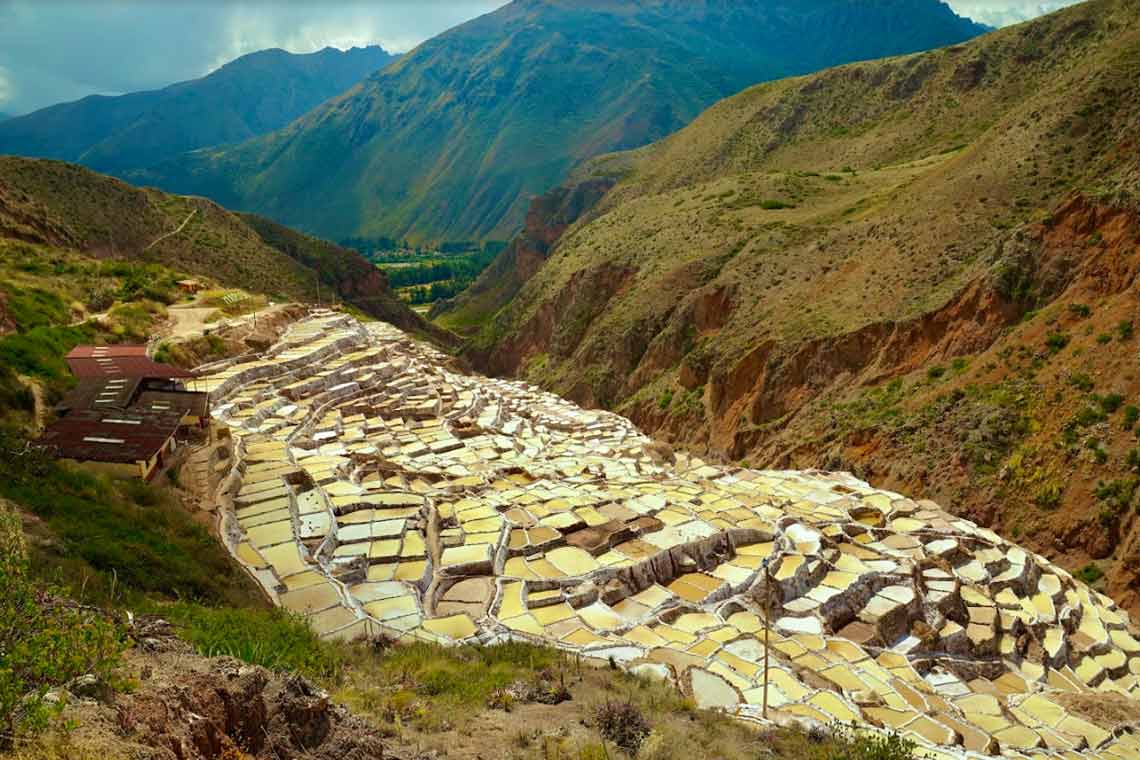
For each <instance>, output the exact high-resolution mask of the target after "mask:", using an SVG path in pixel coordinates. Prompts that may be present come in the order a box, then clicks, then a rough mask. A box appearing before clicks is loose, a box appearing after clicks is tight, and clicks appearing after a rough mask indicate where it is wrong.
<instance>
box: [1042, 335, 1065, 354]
mask: <svg viewBox="0 0 1140 760" xmlns="http://www.w3.org/2000/svg"><path fill="white" fill-rule="evenodd" d="M1067 345H1069V336H1068V335H1065V334H1064V333H1061V332H1056V331H1053V332H1050V333H1049V334H1048V335H1047V336H1045V348H1047V349H1048V350H1049V353H1051V354H1055V353H1058V352H1059V351H1061V350H1062V349H1064V348H1065V346H1067Z"/></svg>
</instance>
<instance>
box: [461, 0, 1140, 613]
mask: <svg viewBox="0 0 1140 760" xmlns="http://www.w3.org/2000/svg"><path fill="white" fill-rule="evenodd" d="M1138 85H1140V3H1137V2H1135V0H1096V1H1095V2H1090V3H1085V4H1082V5H1078V6H1075V7H1072V8H1069V9H1067V10H1064V11H1061V12H1059V13H1056V14H1053V15H1050V16H1047V17H1044V18H1041V19H1039V20H1037V21H1034V22H1031V23H1028V24H1023V25H1020V26H1017V27H1013V28H1009V29H1004V30H1002V31H999V32H994V33H991V34H989V35H986V36H984V37H981V38H979V39H977V40H974V41H971V42H969V43H966V44H963V45H959V46H955V47H950V48H946V49H943V50H938V51H934V52H930V53H923V54H919V55H912V56H906V57H902V58H895V59H889V60H885V61H877V62H871V63H858V64H852V65H849V66H844V67H840V68H837V69H833V70H829V71H826V72H822V73H820V74H816V75H812V76H808V77H803V78H798V79H789V80H784V81H781V82H776V83H773V84H768V85H762V86H759V87H755V88H752V89H750V90H747V91H745V92H744V93H741V94H740V95H738V96H736V97H734V98H730V99H728V100H725V101H723V102H721V103H720V104H718V105H717V106H715V107H713V108H712V109H710V110H709V111H707V112H706V113H705V114H703V115H702V116H701V117H700V118H698V119H697V120H696V121H695V122H694V123H693V124H692V125H691V126H689V127H688V128H686V129H684V130H682V131H681V132H679V133H678V134H676V135H674V136H673V137H670V138H668V139H666V140H664V141H662V142H660V143H657V144H655V145H653V146H650V147H648V148H645V149H642V150H639V151H634V152H631V153H625V154H616V155H612V156H608V157H604V158H602V159H599V160H598V161H597V162H595V163H594V164H593V165H592V166H591V167H588V170H585V171H583V172H581V173H580V174H579V176H578V177H577V179H578V180H579V181H598V179H599V178H603V177H610V178H614V179H618V180H620V181H618V182H617V184H616V186H614V187H613V189H611V190H610V191H609V192H608V193H607V194H606V195H605V196H604V197H603V198H602V199H601V201H600V202H598V203H597V204H596V205H595V206H594V207H593V208H591V209H589V210H586V211H584V213H583V215H582V217H581V218H579V219H577V221H576V222H574V223H573V224H571V225H570V226H569V227H568V228H567V229H566V231H565V232H563V233H562V234H561V235H560V236H559V235H555V236H554V237H555V238H556V240H555V241H554V242H553V244H552V245H551V246H550V249H551V250H550V251H548V252H547V253H545V254H544V256H543V257H542V258H543V259H544V261H540V262H538V263H539V264H540V266H535V263H536V262H535V261H534V259H533V257H532V258H531V259H529V260H526V261H527V262H528V266H525V267H523V266H518V262H521V261H524V259H523V258H521V257H520V258H517V259H516V260H514V261H511V260H507V261H504V262H498V263H497V264H496V265H494V266H493V267H492V271H495V270H497V271H503V270H511V269H513V270H515V271H518V272H523V273H524V274H526V273H528V271H530V272H534V271H536V273H535V274H534V276H533V277H531V278H530V279H529V280H528V281H526V284H525V285H524V286H522V288H521V291H520V292H519V293H518V295H517V296H515V297H514V298H513V300H511V301H510V302H509V304H504V303H502V302H496V301H495V297H497V296H496V295H495V292H494V291H493V290H488V291H487V292H488V293H490V294H491V297H489V298H486V299H484V300H483V301H480V300H479V299H478V298H475V299H473V300H471V301H468V302H467V303H466V304H461V305H462V306H463V308H464V309H465V310H466V313H475V314H479V313H483V314H486V313H495V312H496V310H499V313H498V316H497V317H496V318H495V319H494V320H493V323H492V324H490V325H489V326H488V327H486V328H485V329H484V330H483V331H482V332H481V334H480V335H478V336H477V338H476V339H475V341H474V344H473V346H472V349H471V355H472V356H473V357H474V359H475V360H476V362H477V363H479V364H480V365H481V366H482V367H483V368H484V369H486V370H488V371H491V372H495V373H501V374H508V375H517V376H521V377H526V378H528V379H531V380H533V381H535V382H539V383H541V384H542V385H544V386H545V387H547V388H550V389H553V390H556V391H558V392H560V393H563V394H565V395H568V396H569V397H570V398H573V399H575V400H577V401H580V402H583V403H586V404H589V405H594V406H603V407H610V408H616V409H619V410H621V411H622V412H623V413H625V414H627V415H629V416H630V417H631V418H632V419H633V420H634V421H635V422H637V423H638V424H639V425H641V426H643V427H644V428H645V429H647V430H650V431H654V432H656V433H658V434H660V435H663V436H667V437H671V438H673V439H675V440H679V441H682V442H684V443H686V444H687V445H693V446H697V447H699V448H703V449H706V450H707V451H709V452H711V453H712V454H714V455H716V456H719V457H724V458H726V459H731V460H741V459H747V460H748V461H751V462H760V463H765V464H769V465H775V466H801V467H804V466H825V467H827V468H829V469H837V468H838V469H854V470H857V471H859V472H862V473H864V474H866V475H867V476H868V477H873V478H874V479H875V480H876V482H877V483H882V484H885V485H888V486H898V487H903V486H905V487H906V488H908V489H909V490H911V491H912V492H914V493H915V494H917V495H926V496H932V497H937V498H939V499H940V500H941V501H942V502H943V503H946V504H947V505H948V506H949V507H950V508H951V509H952V510H953V511H955V512H957V513H960V514H969V515H972V516H974V517H976V518H977V519H978V520H980V521H981V522H982V523H983V524H986V525H990V526H993V527H995V528H998V529H1000V530H1002V531H1004V532H1005V534H1006V535H1009V536H1021V538H1022V540H1025V541H1027V542H1028V543H1029V544H1030V545H1031V546H1033V547H1035V548H1037V549H1039V550H1040V551H1042V552H1046V553H1048V554H1049V556H1052V557H1056V558H1058V559H1059V560H1061V561H1063V562H1066V563H1067V564H1068V565H1069V566H1070V567H1071V568H1072V569H1074V570H1075V569H1078V568H1084V569H1085V570H1086V571H1087V573H1088V575H1089V577H1090V578H1099V577H1100V575H1107V578H1106V579H1105V580H1101V581H1099V582H1101V583H1107V584H1108V586H1107V587H1108V588H1110V589H1112V590H1113V592H1114V593H1115V594H1117V595H1118V596H1119V597H1120V598H1121V599H1122V600H1123V601H1124V602H1125V603H1126V604H1129V605H1132V606H1135V605H1136V604H1137V603H1138V602H1140V595H1138V591H1140V574H1138V573H1137V568H1138V567H1140V563H1137V561H1136V560H1137V559H1138V555H1137V551H1138V548H1137V547H1138V540H1140V539H1138V532H1137V531H1136V530H1135V526H1136V525H1137V522H1138V521H1137V520H1136V519H1135V510H1134V508H1133V504H1134V500H1133V496H1134V495H1135V492H1136V488H1135V483H1136V473H1135V468H1136V464H1135V463H1136V461H1138V460H1137V459H1136V455H1134V454H1132V453H1130V452H1132V450H1133V447H1134V446H1135V435H1134V432H1133V431H1134V429H1135V423H1136V413H1135V406H1134V405H1135V404H1137V403H1140V402H1138V399H1140V386H1138V385H1137V379H1136V377H1135V374H1134V372H1133V370H1132V369H1131V363H1132V361H1133V358H1132V355H1133V353H1134V348H1133V347H1132V346H1133V344H1132V343H1131V342H1130V341H1131V340H1132V338H1131V336H1132V323H1133V320H1135V319H1136V318H1137V317H1138V311H1137V304H1136V301H1135V288H1134V286H1133V283H1134V281H1135V276H1136V272H1137V268H1138V267H1140V256H1138V253H1140V251H1138V250H1137V246H1136V241H1137V230H1138V229H1140V217H1138V215H1137V211H1140V200H1138V199H1140V155H1138V145H1137V142H1136V135H1137V133H1138V130H1140V105H1138V104H1140V91H1138V89H1137V88H1138ZM565 222H566V220H565V219H560V220H558V225H564V224H565ZM517 251H518V246H517V245H516V246H512V248H510V249H508V253H507V255H508V256H510V255H512V253H515V252H517ZM547 256H548V258H546V257H547ZM508 295H509V294H508ZM445 319H447V318H446V317H445ZM459 321H462V320H459ZM1126 407H1127V408H1126ZM1129 408H1130V409H1131V410H1132V411H1129V410H1128V409H1129ZM1090 560H1096V562H1097V563H1098V564H1094V565H1089V564H1088V563H1089V561H1090Z"/></svg>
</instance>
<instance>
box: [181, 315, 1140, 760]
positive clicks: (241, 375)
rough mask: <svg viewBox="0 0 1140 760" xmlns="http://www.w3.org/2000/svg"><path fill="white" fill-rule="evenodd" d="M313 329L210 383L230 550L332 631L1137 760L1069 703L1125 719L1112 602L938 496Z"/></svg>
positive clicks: (1122, 618) (986, 740)
mask: <svg viewBox="0 0 1140 760" xmlns="http://www.w3.org/2000/svg"><path fill="white" fill-rule="evenodd" d="M445 359H446V357H444V356H443V355H441V354H439V353H438V352H436V351H435V350H433V349H432V348H430V347H428V346H425V345H422V344H419V343H417V342H415V341H413V340H412V339H410V338H409V337H408V336H406V335H405V334H403V333H401V332H400V331H398V330H396V329H395V328H393V327H390V326H388V325H384V324H368V325H363V324H360V323H358V322H356V321H355V320H353V319H351V318H349V317H345V316H342V315H338V314H333V313H327V312H321V313H317V314H314V315H313V316H311V317H309V318H307V319H305V320H303V321H301V322H299V323H296V324H295V325H293V326H292V327H291V329H290V330H289V331H288V333H287V334H286V335H285V336H284V338H283V339H282V342H281V343H280V344H278V345H277V346H274V347H273V348H272V349H271V350H270V351H268V352H267V353H266V355H265V356H263V357H260V358H258V359H253V360H244V361H241V362H236V363H233V364H230V365H228V366H224V367H221V368H220V369H219V371H218V372H217V373H216V374H214V375H211V376H209V377H207V378H205V379H204V380H203V381H202V382H203V384H204V386H205V388H206V389H207V390H209V391H210V393H211V395H212V397H213V399H214V409H215V414H216V416H218V417H219V418H220V419H221V420H222V421H223V422H225V423H226V424H228V425H229V426H230V427H231V429H232V434H233V436H234V440H235V441H236V457H237V460H238V467H237V468H236V469H235V474H234V476H233V477H232V478H231V480H230V481H229V482H228V483H227V484H226V492H225V493H223V494H221V495H220V498H221V501H222V503H223V504H224V505H226V506H225V508H224V509H222V510H221V512H220V514H221V518H220V519H221V521H222V524H221V527H222V532H223V535H224V536H225V537H226V540H227V542H228V545H229V547H230V549H231V550H232V552H233V553H234V556H235V557H236V558H237V559H238V560H239V561H240V562H241V563H242V564H243V565H244V566H245V567H246V568H247V569H248V570H249V571H250V572H251V573H252V574H253V575H254V577H256V578H257V579H258V580H259V582H260V583H261V584H262V585H263V586H264V587H265V589H266V591H267V592H268V593H269V594H270V595H271V596H272V597H273V598H274V599H275V600H276V601H277V602H278V603H279V604H280V605H282V606H284V607H287V608H289V609H291V610H295V611H297V612H299V613H301V614H304V615H305V616H307V618H308V619H309V621H310V622H311V624H312V625H313V627H314V628H315V629H316V630H317V631H318V632H319V633H320V634H321V635H322V636H326V637H330V638H350V637H355V636H358V635H361V634H378V633H385V634H387V635H390V636H394V637H397V638H408V639H411V638H415V639H426V640H432V641H439V642H443V643H451V642H481V643H491V642H496V641H500V640H504V639H507V638H521V639H527V640H533V641H538V642H543V643H547V644H550V645H553V646H557V647H560V648H563V649H566V650H570V651H573V652H577V653H580V654H582V655H583V656H587V657H595V658H601V659H609V660H612V661H616V662H620V663H622V664H623V665H625V666H626V667H629V668H630V669H632V670H634V671H636V672H639V673H642V674H646V675H650V676H654V677H660V678H669V679H673V680H675V681H676V682H677V683H678V685H679V686H680V687H681V688H683V689H685V690H687V691H689V692H691V693H692V694H693V695H694V696H695V698H696V700H697V701H698V703H699V704H701V705H702V706H706V707H719V708H723V709H726V710H730V711H733V712H735V713H736V714H738V715H739V716H741V717H742V718H746V719H747V718H757V717H758V716H759V714H760V709H761V708H760V705H761V699H762V693H763V688H762V686H763V670H762V665H761V663H762V662H763V659H764V646H763V643H762V642H763V628H764V622H763V621H764V620H765V615H764V614H763V599H764V597H765V592H766V591H767V589H766V587H765V584H766V581H765V573H764V571H763V567H764V563H765V562H768V563H769V566H770V568H771V572H772V581H771V585H772V596H773V597H774V605H773V607H774V609H773V613H772V616H771V620H772V632H771V647H772V650H771V658H772V659H771V662H772V673H771V677H770V689H769V700H770V705H771V707H772V710H771V712H770V714H771V716H772V717H773V718H776V719H779V720H791V719H796V720H803V721H809V722H810V721H815V722H820V723H830V722H833V721H837V720H838V721H859V722H861V723H864V724H867V725H872V726H877V727H881V728H885V729H892V730H899V731H901V732H903V733H904V734H907V735H909V736H910V737H911V738H913V739H915V740H916V741H918V742H919V743H920V744H921V746H922V747H923V748H924V752H926V753H927V755H928V756H930V757H955V758H957V757H964V756H975V755H977V756H983V755H988V754H994V753H1001V754H1004V755H1006V756H1011V757H1046V756H1048V757H1098V758H1101V757H1103V758H1122V759H1123V758H1137V757H1140V741H1138V739H1137V737H1136V736H1135V735H1134V734H1132V733H1131V732H1128V731H1123V732H1118V733H1119V735H1113V734H1111V733H1110V732H1108V731H1106V730H1104V729H1103V728H1101V727H1099V726H1098V725H1096V724H1094V723H1093V722H1090V721H1089V720H1086V719H1085V718H1084V717H1082V716H1081V714H1079V713H1078V712H1075V711H1073V710H1070V709H1069V708H1067V707H1066V705H1071V704H1073V699H1074V698H1077V697H1087V696H1088V695H1091V694H1105V695H1111V696H1106V698H1111V699H1116V700H1124V701H1126V702H1129V703H1131V702H1132V701H1134V700H1135V699H1136V697H1137V695H1138V694H1140V686H1138V682H1137V675H1138V674H1140V642H1138V641H1137V639H1136V638H1134V636H1133V631H1132V630H1131V628H1130V624H1129V620H1128V617H1127V614H1126V613H1125V612H1123V611H1121V610H1119V609H1118V608H1117V607H1116V605H1115V604H1114V603H1113V602H1112V600H1110V599H1108V598H1107V597H1105V596H1103V595H1101V594H1099V593H1097V592H1096V591H1093V590H1092V589H1090V588H1088V587H1087V586H1085V585H1084V584H1082V583H1080V582H1078V581H1077V580H1075V579H1074V578H1073V577H1072V576H1071V575H1070V574H1069V573H1067V572H1065V571H1064V570H1063V569H1061V568H1059V567H1057V566H1055V565H1053V564H1052V563H1050V562H1049V561H1048V560H1046V559H1045V558H1043V557H1040V556H1037V555H1034V554H1031V553H1029V552H1026V551H1024V550H1023V549H1021V548H1019V547H1017V546H1014V545H1012V544H1010V543H1008V542H1007V541H1005V540H1003V539H1002V538H1001V537H999V536H997V535H996V534H994V533H993V532H991V531H988V530H985V529H982V528H979V527H978V526H976V525H974V524H973V523H971V522H968V521H966V520H962V519H960V518H956V517H954V516H952V515H950V514H948V513H946V512H944V511H943V510H942V509H941V508H939V507H938V506H937V505H935V504H933V503H930V502H915V501H912V500H910V499H907V498H905V497H903V496H900V495H898V494H894V493H889V492H885V491H878V490H875V489H873V488H871V487H870V486H868V485H867V484H866V483H862V482H860V481H858V480H855V479H854V478H852V477H851V476H849V475H846V474H826V473H820V472H760V471H753V470H748V469H742V468H735V467H716V466H711V465H708V464H705V463H704V462H702V461H700V460H699V459H696V458H693V457H689V456H687V455H685V454H678V455H676V456H675V457H674V456H672V455H667V456H666V455H662V453H661V452H660V450H659V448H658V447H656V446H654V445H653V444H652V442H651V441H649V440H648V439H647V438H646V437H644V436H643V435H642V434H641V433H640V432H638V431H637V430H636V429H635V428H634V426H633V425H632V424H631V423H629V422H628V421H627V420H625V419H623V418H621V417H618V416H616V415H613V414H609V413H606V412H597V411H585V410H582V409H580V408H578V407H576V406H574V405H572V404H570V403H568V402H566V401H564V400H562V399H560V398H557V397H555V396H552V395H550V394H547V393H543V392H541V391H538V390H536V389H534V388H532V387H529V386H527V385H525V384H522V383H517V382H508V381H503V380H494V379H487V378H482V377H473V376H467V375H462V374H458V373H455V372H451V371H448V370H447V369H445V368H444V365H445Z"/></svg>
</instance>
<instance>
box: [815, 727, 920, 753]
mask: <svg viewBox="0 0 1140 760" xmlns="http://www.w3.org/2000/svg"><path fill="white" fill-rule="evenodd" d="M831 738H832V741H834V742H835V744H836V745H838V746H837V747H836V748H835V749H833V750H831V757H830V760H911V759H912V758H914V756H915V755H914V753H915V750H916V749H917V748H918V745H917V744H915V743H914V742H912V741H911V740H910V739H904V738H903V737H901V736H899V735H898V734H896V733H890V734H877V733H871V732H864V731H859V730H858V729H857V728H856V727H855V726H854V725H851V726H844V725H836V726H833V727H832V734H831Z"/></svg>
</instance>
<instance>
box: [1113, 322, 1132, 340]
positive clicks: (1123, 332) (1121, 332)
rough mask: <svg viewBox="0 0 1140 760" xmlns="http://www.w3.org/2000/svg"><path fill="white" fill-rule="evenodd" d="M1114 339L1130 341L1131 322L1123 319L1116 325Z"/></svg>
mask: <svg viewBox="0 0 1140 760" xmlns="http://www.w3.org/2000/svg"><path fill="white" fill-rule="evenodd" d="M1116 337H1117V339H1119V340H1122V341H1124V340H1131V339H1132V320H1131V319H1123V320H1121V321H1120V322H1119V323H1118V324H1117V325H1116Z"/></svg>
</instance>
